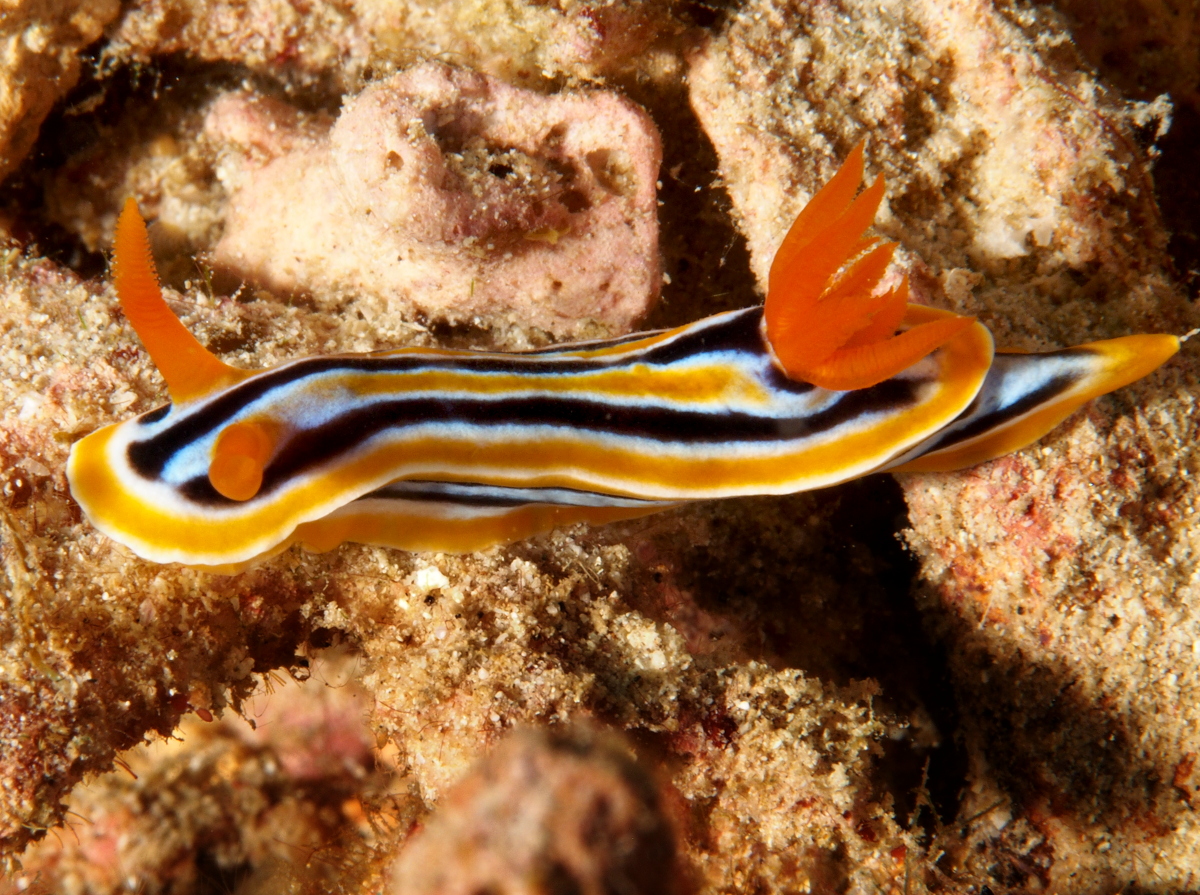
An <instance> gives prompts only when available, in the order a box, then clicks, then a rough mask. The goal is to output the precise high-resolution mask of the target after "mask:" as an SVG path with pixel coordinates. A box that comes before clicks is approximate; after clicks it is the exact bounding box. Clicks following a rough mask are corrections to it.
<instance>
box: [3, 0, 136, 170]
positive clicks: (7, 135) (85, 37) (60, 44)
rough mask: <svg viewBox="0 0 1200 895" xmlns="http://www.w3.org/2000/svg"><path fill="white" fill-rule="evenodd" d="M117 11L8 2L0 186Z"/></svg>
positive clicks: (110, 0)
mask: <svg viewBox="0 0 1200 895" xmlns="http://www.w3.org/2000/svg"><path fill="white" fill-rule="evenodd" d="M120 10H121V5H120V3H119V2H118V0H97V2H94V3H86V4H77V3H62V2H56V0H10V2H6V3H5V4H4V14H3V15H2V16H0V181H3V180H4V178H5V177H7V176H8V175H9V174H10V173H11V172H12V170H13V169H14V168H15V167H16V166H17V165H18V164H20V162H21V159H23V158H24V157H25V154H26V153H27V152H28V151H29V150H30V149H31V148H32V146H33V143H34V140H36V139H37V135H38V128H40V127H41V125H42V120H43V119H44V118H45V117H46V115H47V113H49V111H50V108H51V107H52V106H53V105H54V103H56V102H57V101H58V100H59V99H60V98H61V97H62V96H63V95H64V94H66V92H67V91H68V90H70V89H71V88H72V87H74V86H75V82H76V80H78V78H79V55H80V53H81V51H82V50H83V48H84V47H86V46H87V45H88V44H90V43H92V41H94V40H96V39H97V38H98V37H99V36H100V34H101V32H102V31H103V30H104V28H105V26H106V25H108V24H109V22H111V21H112V20H113V19H115V18H116V17H117V14H118V13H119V12H120Z"/></svg>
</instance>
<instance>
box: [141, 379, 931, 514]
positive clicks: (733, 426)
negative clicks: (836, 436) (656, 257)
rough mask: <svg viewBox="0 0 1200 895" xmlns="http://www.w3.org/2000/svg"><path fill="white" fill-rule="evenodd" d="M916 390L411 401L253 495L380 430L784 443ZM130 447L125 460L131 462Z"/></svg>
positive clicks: (881, 408)
mask: <svg viewBox="0 0 1200 895" xmlns="http://www.w3.org/2000/svg"><path fill="white" fill-rule="evenodd" d="M919 386H920V384H919V383H917V382H914V381H911V380H907V379H889V380H886V381H884V382H881V383H879V384H878V385H876V386H872V387H871V388H868V389H861V390H859V391H853V392H847V393H846V394H844V395H843V396H842V397H841V398H840V399H839V400H837V401H836V402H835V403H834V404H832V405H831V406H830V407H828V408H827V409H825V410H823V411H821V412H819V413H814V414H811V415H808V416H802V417H784V418H774V417H766V416H753V415H751V414H746V413H732V412H726V413H702V412H695V411H672V410H664V409H662V408H654V407H650V408H645V407H614V406H612V405H611V404H605V403H600V402H592V401H585V400H579V399H570V398H518V399H512V400H505V401H476V400H438V399H431V398H415V399H408V400H397V401H388V402H381V403H376V404H373V405H371V406H370V407H363V408H359V409H357V410H353V411H350V412H348V413H345V414H342V415H341V416H340V417H338V418H336V419H334V420H331V421H330V422H328V423H326V424H324V425H322V426H319V427H315V428H312V429H307V430H305V431H303V432H299V433H297V434H296V435H295V436H294V437H293V438H292V439H290V440H289V441H288V442H287V443H286V444H284V445H283V447H282V449H281V450H280V451H279V453H278V454H277V455H276V456H275V458H274V459H273V460H272V461H271V463H270V465H269V466H268V467H267V468H266V470H265V471H264V474H263V484H262V488H261V489H260V491H259V493H258V496H259V497H263V498H266V497H268V496H269V495H270V494H271V493H272V492H273V491H274V490H275V489H276V488H279V487H282V486H283V485H284V484H285V483H286V482H288V481H290V480H291V479H292V478H294V477H295V476H297V475H301V474H304V473H306V472H309V471H311V470H314V469H316V468H318V467H321V466H323V465H325V464H327V463H329V462H331V461H333V460H335V459H336V458H337V457H338V456H339V455H341V454H343V453H345V452H347V451H349V450H352V449H354V448H356V447H358V446H359V445H361V444H362V443H364V442H365V441H367V440H368V439H370V438H372V437H374V436H376V435H378V434H379V433H381V432H383V431H385V430H387V429H398V428H403V427H405V426H413V425H417V424H420V423H424V422H429V421H430V420H448V421H449V420H461V419H466V420H470V421H471V425H473V426H483V427H495V428H503V427H505V426H510V425H523V426H524V425H534V426H538V425H549V426H555V427H558V428H561V429H564V430H567V431H586V432H596V433H600V434H611V435H617V436H621V437H629V438H645V439H649V440H652V441H658V442H661V443H664V444H680V443H682V444H714V443H737V442H748V443H761V442H764V441H791V440H796V439H802V438H806V437H809V436H812V435H815V434H817V433H820V432H824V431H828V430H830V429H833V428H835V427H836V426H838V425H841V424H843V423H845V422H847V421H849V420H852V419H856V418H859V417H861V416H862V415H864V414H869V413H880V412H895V411H897V410H899V409H900V408H903V407H906V406H911V405H913V404H914V403H916V400H917V391H918V388H919ZM135 446H136V445H131V446H130V461H131V462H132V463H134V464H135V469H137V471H138V472H139V473H141V474H142V475H147V474H148V472H147V470H146V469H143V468H139V467H137V465H136V464H137V462H138V457H136V456H135V454H134V450H133V448H134V447H135ZM182 490H183V492H184V493H185V494H186V495H187V496H188V497H189V498H191V499H193V500H196V501H198V502H201V503H228V502H229V501H227V500H226V499H225V498H222V497H220V496H219V495H217V493H216V492H215V491H214V490H213V489H212V487H211V485H209V483H208V478H207V476H202V477H198V478H196V479H193V480H192V481H190V482H188V483H187V484H186V485H185V486H184V487H183V489H182Z"/></svg>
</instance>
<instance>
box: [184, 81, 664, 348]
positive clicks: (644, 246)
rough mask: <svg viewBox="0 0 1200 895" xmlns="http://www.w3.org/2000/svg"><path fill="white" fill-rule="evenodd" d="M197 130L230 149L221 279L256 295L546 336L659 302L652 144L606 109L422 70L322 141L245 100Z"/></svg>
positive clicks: (359, 103) (578, 96) (617, 108)
mask: <svg viewBox="0 0 1200 895" xmlns="http://www.w3.org/2000/svg"><path fill="white" fill-rule="evenodd" d="M206 132H207V133H208V135H209V136H210V138H213V139H214V140H216V141H219V142H225V143H226V144H227V145H230V146H231V147H236V154H235V159H234V161H235V164H234V165H232V166H229V165H227V166H226V169H225V176H226V179H227V182H228V183H229V185H230V187H231V191H232V196H231V198H230V202H229V206H228V209H227V212H226V228H225V234H224V236H223V238H222V239H221V241H220V243H219V244H218V245H217V247H216V250H215V259H214V260H215V265H216V266H217V268H218V269H221V270H224V271H226V272H229V273H233V274H235V275H237V276H240V277H243V278H245V279H247V280H249V281H252V282H254V283H256V284H258V285H260V286H264V287H266V288H268V289H272V290H277V291H283V292H300V291H305V292H314V293H322V292H324V293H330V292H332V293H347V294H353V295H358V296H370V297H375V298H377V299H382V300H385V301H386V302H387V303H388V306H389V308H390V309H394V310H395V311H396V312H397V313H405V314H411V313H414V312H415V313H423V314H427V315H430V316H434V317H438V318H443V319H446V320H448V321H451V322H458V321H469V320H471V319H472V318H473V317H476V316H484V317H487V318H491V319H496V318H504V317H508V318H509V319H510V320H511V321H512V322H516V323H519V324H522V325H526V326H534V327H539V328H541V329H544V330H548V331H550V332H552V333H554V334H555V335H557V336H566V335H571V334H582V333H584V332H586V331H587V329H586V324H585V321H588V320H592V321H596V322H598V323H600V324H601V325H602V326H603V327H604V328H605V329H607V330H609V331H611V332H623V331H626V330H628V329H630V328H631V327H632V325H633V324H634V322H635V321H636V320H637V319H638V318H639V317H641V316H642V315H643V314H644V313H645V312H646V311H647V309H648V308H649V306H650V304H651V303H652V302H653V301H654V299H655V298H656V297H657V294H658V288H659V285H660V282H661V278H662V273H661V269H660V266H659V260H658V224H657V220H656V216H655V212H656V204H655V202H656V199H655V196H656V189H655V180H656V177H657V172H658V166H659V161H660V157H661V149H660V144H659V138H658V134H657V132H656V130H655V128H654V125H653V123H652V122H651V121H650V119H649V117H648V116H647V115H646V114H645V113H644V112H642V111H641V110H640V109H639V108H637V107H636V106H634V105H633V104H632V103H630V102H629V101H628V100H625V99H624V98H622V97H620V96H618V95H617V94H615V93H611V92H600V91H593V92H587V93H583V92H580V93H565V94H560V95H557V96H549V97H547V96H542V95H540V94H536V93H533V92H531V91H527V90H521V89H517V88H514V87H510V86H508V85H505V84H503V83H501V82H499V81H496V80H494V79H492V78H489V77H487V76H484V75H480V74H477V73H474V72H470V71H466V70H463V69H456V68H452V67H450V66H447V65H441V64H436V63H428V64H424V65H421V66H418V67H417V68H413V69H410V70H409V71H407V72H404V73H402V74H400V75H397V76H395V77H393V78H390V79H388V80H387V81H384V82H381V83H379V84H376V85H373V86H372V87H369V88H367V89H366V90H364V91H363V92H362V93H361V94H359V96H357V97H356V98H355V99H353V100H351V101H350V102H349V103H347V105H346V107H345V108H344V110H343V112H342V115H341V117H340V118H339V119H338V120H337V122H336V123H334V124H333V126H332V127H331V128H329V129H328V131H327V132H322V129H321V126H320V123H319V122H316V123H314V122H308V123H305V122H304V121H302V120H301V119H300V118H299V116H297V115H296V114H295V113H294V112H291V111H290V110H288V109H286V108H281V107H280V104H279V103H277V102H275V101H263V100H259V99H255V98H252V97H250V96H247V95H245V94H232V95H227V96H225V97H223V98H222V99H220V100H219V101H218V102H217V103H215V104H214V106H213V107H212V110H211V111H210V113H209V117H208V121H207V123H206Z"/></svg>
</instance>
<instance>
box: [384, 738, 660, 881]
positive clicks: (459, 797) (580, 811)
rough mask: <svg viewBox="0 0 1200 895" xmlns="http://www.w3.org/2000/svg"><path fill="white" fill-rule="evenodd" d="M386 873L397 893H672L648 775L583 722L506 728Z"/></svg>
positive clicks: (656, 800)
mask: <svg viewBox="0 0 1200 895" xmlns="http://www.w3.org/2000/svg"><path fill="white" fill-rule="evenodd" d="M391 878H392V887H391V891H392V892H393V893H396V895H418V893H442V895H474V893H476V892H496V893H513V895H516V893H528V895H538V893H545V895H553V893H557V892H580V893H584V895H592V893H596V895H600V893H605V892H623V893H629V895H651V893H655V895H658V893H662V895H672V893H676V892H680V891H683V887H682V885H681V882H682V880H681V874H680V868H679V867H678V865H677V864H676V860H675V842H674V834H673V831H672V829H671V825H670V822H669V821H668V820H667V818H666V817H665V816H664V814H663V810H662V804H661V798H660V797H659V795H658V793H657V792H656V788H655V786H654V783H653V782H652V781H651V779H650V777H649V776H647V774H646V772H645V771H643V770H642V769H640V768H639V767H638V766H637V765H636V764H635V763H634V761H633V760H632V758H631V757H630V755H629V754H628V753H627V752H626V751H625V749H623V748H622V744H621V743H620V742H619V741H617V740H615V738H613V739H608V738H604V737H598V736H597V735H596V734H595V732H593V731H588V730H587V729H586V728H584V729H579V728H574V729H572V728H567V729H562V728H557V729H551V730H550V731H548V732H541V731H533V730H521V731H517V732H515V733H514V734H512V735H511V736H509V737H508V738H507V739H506V740H505V741H504V742H502V743H501V745H499V746H498V747H497V748H496V750H495V751H494V752H493V753H492V754H491V755H489V756H488V757H487V758H486V759H484V761H483V762H482V763H481V764H480V766H479V767H477V768H475V769H474V770H473V771H472V772H471V773H470V774H468V775H467V776H466V777H465V778H463V780H462V781H461V782H459V783H458V784H457V785H456V786H455V787H454V788H453V789H452V790H451V791H450V792H448V793H447V794H446V797H445V798H444V799H443V800H442V802H441V805H440V806H439V809H438V811H437V813H436V814H434V815H433V817H432V818H431V819H430V821H429V823H428V824H427V825H426V826H425V828H424V829H423V830H421V832H420V833H419V834H417V835H416V836H414V837H413V839H412V841H411V842H409V843H408V845H407V846H406V848H405V849H404V851H403V852H402V853H401V856H400V859H399V860H398V861H397V862H396V864H395V866H394V867H393V868H392V872H391Z"/></svg>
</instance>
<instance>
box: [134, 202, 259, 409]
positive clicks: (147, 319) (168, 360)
mask: <svg viewBox="0 0 1200 895" xmlns="http://www.w3.org/2000/svg"><path fill="white" fill-rule="evenodd" d="M113 248H114V251H113V268H114V269H113V281H114V284H115V286H116V290H117V297H118V298H119V299H120V301H121V309H122V310H123V311H124V312H125V318H126V319H127V320H128V321H129V324H130V326H132V327H133V328H134V330H135V331H136V332H137V334H138V338H140V339H141V340H142V345H143V346H144V347H145V349H146V351H147V352H148V353H149V355H150V359H151V360H153V361H154V365H155V366H156V367H158V372H159V373H161V374H162V377H163V379H165V380H166V383H167V391H169V392H170V393H171V400H172V401H174V402H176V403H184V402H187V401H191V400H195V399H196V398H202V397H204V396H205V395H208V394H211V393H212V392H215V391H218V390H220V389H222V388H225V387H227V386H229V385H232V384H233V383H234V382H237V381H239V380H240V379H244V378H245V377H246V376H247V375H249V374H248V373H246V372H245V371H244V370H239V369H237V368H236V367H231V366H229V365H228V364H226V363H225V362H224V361H222V360H221V359H220V358H218V357H217V356H216V355H214V354H212V353H211V352H210V351H209V350H208V349H207V348H205V347H204V346H203V345H201V344H200V342H199V341H197V339H196V337H195V336H193V335H192V334H191V333H190V332H188V330H187V327H185V326H184V325H183V324H182V323H180V322H179V318H178V317H176V316H175V314H174V313H173V312H172V311H171V309H170V308H169V307H167V302H166V300H165V299H164V298H163V294H162V289H161V287H160V286H159V284H158V271H157V270H155V267H154V258H153V256H152V255H151V253H150V236H149V234H148V233H147V232H146V222H145V221H144V220H142V215H141V213H140V212H139V211H138V207H137V202H136V201H134V199H133V198H132V197H130V198H128V199H126V200H125V207H124V208H123V209H122V210H121V216H120V217H119V218H117V232H116V238H115V240H114V243H113Z"/></svg>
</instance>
